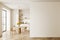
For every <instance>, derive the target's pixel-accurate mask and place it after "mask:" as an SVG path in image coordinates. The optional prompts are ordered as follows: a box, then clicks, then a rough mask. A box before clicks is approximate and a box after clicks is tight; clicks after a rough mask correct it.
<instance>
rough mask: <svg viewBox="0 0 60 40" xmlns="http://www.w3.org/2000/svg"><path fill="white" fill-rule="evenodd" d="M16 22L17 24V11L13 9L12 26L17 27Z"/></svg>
mask: <svg viewBox="0 0 60 40" xmlns="http://www.w3.org/2000/svg"><path fill="white" fill-rule="evenodd" d="M17 22H18V9H14V10H13V13H12V26H16V27H18V25H17Z"/></svg>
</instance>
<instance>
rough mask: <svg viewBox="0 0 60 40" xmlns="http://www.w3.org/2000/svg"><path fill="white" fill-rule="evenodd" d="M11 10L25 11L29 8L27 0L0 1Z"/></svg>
mask: <svg viewBox="0 0 60 40" xmlns="http://www.w3.org/2000/svg"><path fill="white" fill-rule="evenodd" d="M0 2H2V3H4V4H5V5H7V6H8V7H10V8H12V9H26V8H29V0H0Z"/></svg>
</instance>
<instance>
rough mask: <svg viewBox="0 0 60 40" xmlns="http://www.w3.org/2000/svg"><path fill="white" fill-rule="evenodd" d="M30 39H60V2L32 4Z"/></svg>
mask: <svg viewBox="0 0 60 40" xmlns="http://www.w3.org/2000/svg"><path fill="white" fill-rule="evenodd" d="M30 18H31V19H30V22H31V24H30V25H31V27H30V37H60V2H31V7H30Z"/></svg>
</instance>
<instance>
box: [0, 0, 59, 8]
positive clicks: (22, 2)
mask: <svg viewBox="0 0 60 40" xmlns="http://www.w3.org/2000/svg"><path fill="white" fill-rule="evenodd" d="M30 1H34V2H60V0H30ZM0 2H2V3H4V4H5V5H7V6H8V7H10V8H12V9H26V8H29V0H0Z"/></svg>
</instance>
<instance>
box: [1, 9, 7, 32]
mask: <svg viewBox="0 0 60 40" xmlns="http://www.w3.org/2000/svg"><path fill="white" fill-rule="evenodd" d="M6 30H7V10H3V11H2V31H3V32H4V31H6Z"/></svg>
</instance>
